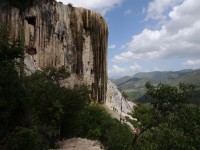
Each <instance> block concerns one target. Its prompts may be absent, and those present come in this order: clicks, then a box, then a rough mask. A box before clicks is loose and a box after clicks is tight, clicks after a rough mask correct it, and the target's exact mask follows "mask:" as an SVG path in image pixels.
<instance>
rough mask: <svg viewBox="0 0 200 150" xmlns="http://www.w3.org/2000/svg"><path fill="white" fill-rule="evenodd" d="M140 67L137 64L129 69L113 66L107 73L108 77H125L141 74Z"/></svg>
mask: <svg viewBox="0 0 200 150" xmlns="http://www.w3.org/2000/svg"><path fill="white" fill-rule="evenodd" d="M141 71H142V67H141V66H140V65H138V64H134V65H132V66H129V67H119V66H117V65H113V66H112V68H111V69H110V70H109V71H108V74H109V76H110V77H111V76H116V75H117V76H125V75H134V74H135V73H137V72H141Z"/></svg>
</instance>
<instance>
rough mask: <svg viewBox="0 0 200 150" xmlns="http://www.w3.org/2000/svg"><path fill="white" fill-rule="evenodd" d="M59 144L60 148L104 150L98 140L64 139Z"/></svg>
mask: <svg viewBox="0 0 200 150" xmlns="http://www.w3.org/2000/svg"><path fill="white" fill-rule="evenodd" d="M59 145H60V146H61V148H60V150H104V148H103V145H102V144H101V143H100V142H98V141H91V140H88V139H82V138H72V139H68V140H64V141H62V142H60V143H59Z"/></svg>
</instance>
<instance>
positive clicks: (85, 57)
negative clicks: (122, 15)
mask: <svg viewBox="0 0 200 150" xmlns="http://www.w3.org/2000/svg"><path fill="white" fill-rule="evenodd" d="M0 25H7V26H9V28H10V37H11V38H14V39H19V38H20V31H21V29H23V30H24V31H25V33H24V34H25V48H26V53H25V63H26V65H27V68H28V69H29V70H36V69H39V68H41V69H43V68H45V67H51V66H54V67H60V66H63V65H64V66H65V67H66V68H68V70H69V71H70V72H71V77H70V79H68V80H67V81H66V84H67V86H73V85H74V84H80V83H85V84H87V85H88V86H89V87H90V89H91V92H92V97H93V99H94V100H95V101H96V102H104V101H105V99H106V89H107V39H108V27H107V24H106V22H105V20H104V19H103V18H102V16H101V15H100V14H98V13H96V12H94V11H90V10H86V9H83V8H74V7H72V6H71V5H63V4H62V3H58V2H56V1H52V0H51V1H50V0H41V1H38V4H36V5H32V6H31V7H28V8H27V9H25V10H23V11H22V10H20V9H19V8H15V7H11V6H10V5H9V3H8V2H7V0H1V5H0Z"/></svg>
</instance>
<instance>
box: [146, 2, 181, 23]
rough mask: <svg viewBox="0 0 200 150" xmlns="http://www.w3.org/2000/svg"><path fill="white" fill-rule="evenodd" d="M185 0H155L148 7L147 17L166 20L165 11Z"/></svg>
mask: <svg viewBox="0 0 200 150" xmlns="http://www.w3.org/2000/svg"><path fill="white" fill-rule="evenodd" d="M182 1H183V0H153V1H152V2H150V3H149V5H148V8H147V11H146V12H147V17H146V19H147V20H148V19H155V20H165V19H166V16H165V13H166V12H167V11H169V9H171V8H172V7H174V6H176V5H177V4H180V2H182Z"/></svg>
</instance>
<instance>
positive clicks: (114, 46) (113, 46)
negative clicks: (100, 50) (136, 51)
mask: <svg viewBox="0 0 200 150" xmlns="http://www.w3.org/2000/svg"><path fill="white" fill-rule="evenodd" d="M108 48H109V49H114V48H116V45H115V44H113V45H109V46H108Z"/></svg>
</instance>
